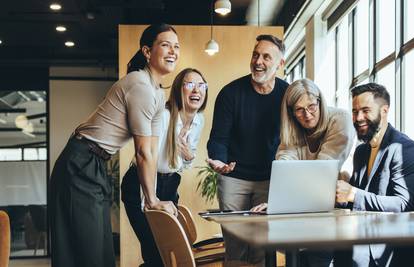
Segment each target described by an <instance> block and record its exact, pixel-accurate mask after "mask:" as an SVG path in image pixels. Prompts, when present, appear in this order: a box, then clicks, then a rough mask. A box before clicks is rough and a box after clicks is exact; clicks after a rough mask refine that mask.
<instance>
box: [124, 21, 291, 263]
mask: <svg viewBox="0 0 414 267" xmlns="http://www.w3.org/2000/svg"><path fill="white" fill-rule="evenodd" d="M145 28H146V25H120V26H119V76H120V77H122V76H124V75H125V73H126V64H127V63H128V61H129V59H130V58H131V57H132V56H133V55H134V54H135V52H136V50H137V49H138V47H139V37H140V35H141V33H142V31H143V30H144V29H145ZM174 28H175V29H176V30H177V33H178V37H179V42H180V46H181V49H180V58H179V63H178V66H177V68H176V71H175V72H174V73H172V74H170V75H168V76H167V77H166V79H165V81H164V83H163V84H164V85H171V83H172V81H173V79H174V77H175V75H176V74H177V73H178V72H179V71H180V70H182V69H183V68H186V67H192V68H196V69H199V70H200V71H201V72H202V73H203V75H204V76H205V78H206V80H207V81H208V84H209V91H208V94H209V96H208V98H209V99H208V104H207V108H206V110H205V111H204V117H205V126H204V131H203V133H202V136H201V140H200V143H199V146H198V151H197V157H196V159H195V161H194V164H193V166H202V165H204V164H205V163H204V161H205V159H206V158H207V150H206V143H207V140H208V136H209V134H210V129H211V123H212V115H213V110H214V102H215V99H216V96H217V94H218V92H219V91H220V89H221V88H222V87H223V86H224V85H226V84H227V83H229V82H230V81H232V80H234V79H236V78H238V77H240V76H243V75H246V74H248V73H249V72H250V70H249V63H250V57H251V53H252V49H253V46H254V44H255V38H256V36H257V35H259V34H273V35H276V36H278V37H279V38H283V27H253V26H215V27H214V33H213V34H214V39H215V40H216V41H217V42H218V43H219V45H220V52H219V53H218V54H216V55H214V56H208V55H207V54H206V53H205V52H204V46H205V44H206V43H207V41H208V40H209V39H210V27H209V26H175V27H174ZM282 74H283V73H282V71H280V73H279V76H281V75H282ZM167 97H168V90H166V98H167ZM132 154H133V146H132V143H130V144H129V145H128V146H127V147H125V148H124V149H122V150H121V154H120V161H121V164H120V167H121V175H123V174H124V173H125V171H126V170H127V168H128V165H129V162H130V160H131V157H132ZM196 173H197V170H196V169H192V170H188V171H185V172H184V174H183V177H182V181H181V185H180V189H179V193H180V203H183V204H185V205H187V206H188V207H189V208H190V209H191V211H192V213H193V215H194V217H195V219H196V223H197V229H198V233H199V235H198V237H199V239H204V238H207V237H210V236H211V235H213V234H215V233H218V232H220V228H219V227H218V225H216V224H214V223H212V222H206V221H204V220H202V219H201V218H199V216H198V215H197V213H198V212H199V211H202V210H205V209H207V208H212V207H217V203H214V204H209V203H205V202H204V200H203V199H202V198H201V197H200V196H199V194H198V193H197V192H196V187H197V183H198V178H197V177H196V176H195V175H196ZM141 262H142V260H141V256H140V250H139V243H138V241H137V239H136V237H135V234H134V232H133V231H132V228H131V227H130V225H129V222H128V218H127V217H126V214H125V210H124V209H123V207H122V209H121V267H131V266H138V264H139V263H141Z"/></svg>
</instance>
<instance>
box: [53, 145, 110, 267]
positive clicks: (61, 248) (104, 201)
mask: <svg viewBox="0 0 414 267" xmlns="http://www.w3.org/2000/svg"><path fill="white" fill-rule="evenodd" d="M111 190H112V185H111V180H110V178H109V176H108V175H107V172H106V162H105V160H104V159H102V158H100V157H99V156H97V155H96V154H94V153H93V152H91V151H90V147H89V146H88V144H87V143H85V142H83V141H82V140H78V139H76V138H73V137H72V138H71V139H70V140H69V142H68V144H67V145H66V147H65V148H64V150H63V152H62V153H61V154H60V156H59V158H58V159H57V161H56V163H55V166H54V169H53V172H52V175H51V181H50V198H49V207H50V211H49V214H50V216H49V218H50V226H51V241H52V243H51V244H52V246H51V250H52V267H115V255H114V249H113V238H112V230H111V221H110V204H111Z"/></svg>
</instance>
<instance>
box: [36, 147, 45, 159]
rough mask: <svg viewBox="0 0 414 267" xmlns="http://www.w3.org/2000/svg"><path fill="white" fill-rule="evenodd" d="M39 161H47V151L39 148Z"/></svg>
mask: <svg viewBox="0 0 414 267" xmlns="http://www.w3.org/2000/svg"><path fill="white" fill-rule="evenodd" d="M38 153H39V160H47V149H46V148H38Z"/></svg>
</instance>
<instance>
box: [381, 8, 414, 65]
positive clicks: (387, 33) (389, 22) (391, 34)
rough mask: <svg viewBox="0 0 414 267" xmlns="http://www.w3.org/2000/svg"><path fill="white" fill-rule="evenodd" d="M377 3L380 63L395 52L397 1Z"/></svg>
mask: <svg viewBox="0 0 414 267" xmlns="http://www.w3.org/2000/svg"><path fill="white" fill-rule="evenodd" d="M411 2H412V1H411ZM376 3H377V10H378V11H377V14H378V19H377V21H378V23H377V27H376V30H377V36H378V37H377V61H379V60H381V59H383V58H385V57H386V56H388V55H389V54H390V53H391V52H394V51H395V1H393V0H392V1H390V0H381V1H377V2H376Z"/></svg>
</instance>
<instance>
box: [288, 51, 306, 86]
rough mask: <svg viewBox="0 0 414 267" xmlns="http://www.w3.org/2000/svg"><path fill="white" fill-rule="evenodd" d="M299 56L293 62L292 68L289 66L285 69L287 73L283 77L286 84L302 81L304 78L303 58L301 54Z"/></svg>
mask: <svg viewBox="0 0 414 267" xmlns="http://www.w3.org/2000/svg"><path fill="white" fill-rule="evenodd" d="M300 55H302V56H299V58H300V59H299V60H294V61H293V66H292V65H290V66H289V67H288V68H287V69H288V73H287V74H286V76H285V80H286V82H288V83H292V82H294V81H296V80H299V79H303V78H305V77H306V74H305V66H306V64H305V56H304V54H303V53H301V54H300Z"/></svg>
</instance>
